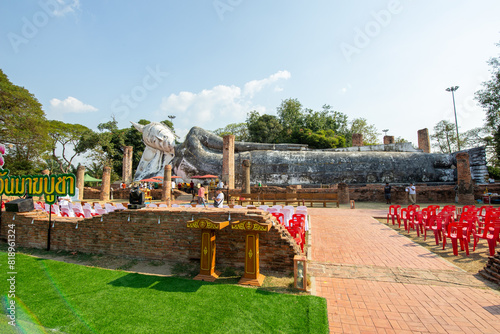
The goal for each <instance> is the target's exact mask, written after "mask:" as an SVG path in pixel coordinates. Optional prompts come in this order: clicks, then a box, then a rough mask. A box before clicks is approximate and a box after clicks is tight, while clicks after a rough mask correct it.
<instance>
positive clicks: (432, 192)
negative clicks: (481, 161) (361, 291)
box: [231, 183, 500, 204]
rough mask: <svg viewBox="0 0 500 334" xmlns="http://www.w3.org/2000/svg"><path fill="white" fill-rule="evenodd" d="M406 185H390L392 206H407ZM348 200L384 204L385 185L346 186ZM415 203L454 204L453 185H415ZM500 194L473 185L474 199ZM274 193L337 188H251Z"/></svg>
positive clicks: (496, 187) (495, 187)
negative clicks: (486, 193)
mask: <svg viewBox="0 0 500 334" xmlns="http://www.w3.org/2000/svg"><path fill="white" fill-rule="evenodd" d="M407 186H408V185H405V186H402V185H392V191H391V195H392V196H391V197H392V202H393V203H394V204H407V203H408V193H407V192H406V191H405V189H406V187H407ZM347 187H348V189H349V199H351V200H355V201H359V202H382V203H384V202H385V198H384V187H385V184H363V185H360V184H354V185H353V184H348V185H347ZM416 188H417V202H420V203H436V202H439V203H453V202H455V185H426V184H419V183H417V184H416ZM486 190H487V191H488V192H490V193H498V194H500V183H494V184H481V185H474V198H475V199H481V198H482V195H483V193H484V192H485V191H486ZM259 192H261V193H276V192H282V193H285V192H297V193H338V186H337V185H332V186H331V187H330V188H303V189H296V190H291V189H286V188H279V187H262V188H258V187H252V193H259ZM231 195H232V196H244V195H243V194H241V190H240V189H234V190H231Z"/></svg>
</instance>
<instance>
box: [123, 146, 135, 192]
mask: <svg viewBox="0 0 500 334" xmlns="http://www.w3.org/2000/svg"><path fill="white" fill-rule="evenodd" d="M133 149H134V147H133V146H124V147H123V166H122V181H123V182H124V183H125V184H127V185H129V184H130V183H132V153H133Z"/></svg>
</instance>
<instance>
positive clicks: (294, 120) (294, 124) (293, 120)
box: [276, 98, 303, 142]
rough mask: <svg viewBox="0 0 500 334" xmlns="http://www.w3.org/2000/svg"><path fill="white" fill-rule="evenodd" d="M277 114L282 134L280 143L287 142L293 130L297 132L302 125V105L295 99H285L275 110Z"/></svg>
mask: <svg viewBox="0 0 500 334" xmlns="http://www.w3.org/2000/svg"><path fill="white" fill-rule="evenodd" d="M276 110H277V112H278V119H279V123H280V124H281V126H282V128H283V130H284V132H283V133H282V135H281V138H280V139H281V141H282V142H287V141H288V140H289V138H290V136H291V134H292V132H293V131H294V130H295V131H296V130H298V129H299V128H300V126H301V125H302V124H303V114H302V104H301V103H300V102H299V100H297V99H292V98H290V99H286V100H283V101H281V104H280V105H279V107H278V108H277V109H276Z"/></svg>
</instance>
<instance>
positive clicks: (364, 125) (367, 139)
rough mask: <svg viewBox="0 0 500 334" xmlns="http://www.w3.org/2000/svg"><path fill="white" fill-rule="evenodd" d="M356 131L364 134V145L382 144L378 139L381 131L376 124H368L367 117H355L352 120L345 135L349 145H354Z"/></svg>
mask: <svg viewBox="0 0 500 334" xmlns="http://www.w3.org/2000/svg"><path fill="white" fill-rule="evenodd" d="M355 133H360V134H362V135H363V145H378V144H380V141H379V140H378V136H379V135H380V133H378V132H377V128H376V127H375V125H373V124H368V121H367V120H366V118H362V117H360V118H355V119H353V120H352V121H351V122H350V128H349V130H348V131H347V133H346V135H345V137H346V141H347V146H352V135H353V134H355Z"/></svg>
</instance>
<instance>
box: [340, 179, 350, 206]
mask: <svg viewBox="0 0 500 334" xmlns="http://www.w3.org/2000/svg"><path fill="white" fill-rule="evenodd" d="M338 191H339V195H338V196H339V204H349V186H348V185H347V184H346V183H344V182H341V183H339V184H338Z"/></svg>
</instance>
